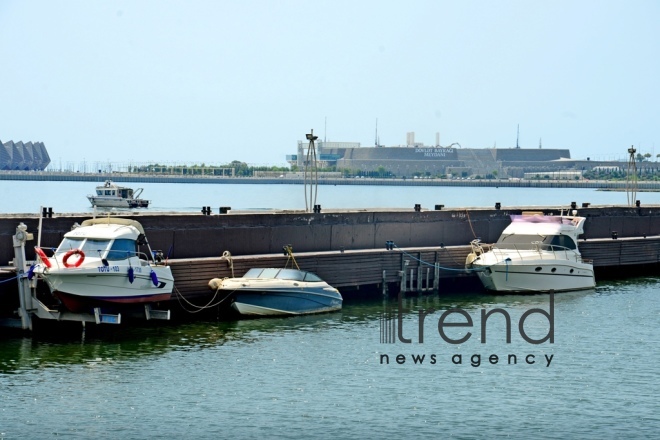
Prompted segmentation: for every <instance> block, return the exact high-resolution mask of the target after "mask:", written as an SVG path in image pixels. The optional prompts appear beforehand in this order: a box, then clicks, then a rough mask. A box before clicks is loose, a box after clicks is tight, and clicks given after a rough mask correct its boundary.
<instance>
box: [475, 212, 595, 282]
mask: <svg viewBox="0 0 660 440" xmlns="http://www.w3.org/2000/svg"><path fill="white" fill-rule="evenodd" d="M574 213H575V211H574ZM585 220H586V218H584V217H578V216H576V215H573V216H565V215H558V216H554V215H550V216H546V215H543V214H542V213H525V212H523V215H512V216H511V224H510V225H509V226H507V228H506V229H505V230H504V231H503V232H502V235H501V236H500V238H499V239H498V240H497V243H495V244H494V245H492V246H490V248H488V246H485V245H482V244H481V243H480V242H479V240H474V241H472V243H470V244H471V246H472V252H471V253H470V254H469V255H468V257H467V260H466V267H467V268H468V269H470V270H474V271H476V272H477V274H478V276H479V279H480V280H481V282H482V283H483V285H484V287H485V288H486V289H487V290H490V291H494V292H506V293H535V292H551V291H554V292H561V291H569V290H582V289H592V288H594V287H595V286H596V281H595V278H594V268H593V264H592V262H591V261H588V260H584V259H583V258H582V256H581V255H580V251H579V250H578V237H579V235H580V234H582V233H584V229H583V226H584V222H585Z"/></svg>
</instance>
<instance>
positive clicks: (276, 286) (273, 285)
mask: <svg viewBox="0 0 660 440" xmlns="http://www.w3.org/2000/svg"><path fill="white" fill-rule="evenodd" d="M209 287H210V288H211V289H213V290H220V291H223V292H226V293H227V294H231V295H233V296H234V298H233V303H232V307H233V308H234V310H236V311H237V312H238V313H240V314H241V315H246V316H267V315H270V316H277V315H280V316H281V315H304V314H311V313H323V312H332V311H336V310H340V309H341V306H342V302H343V298H342V296H341V294H340V293H339V291H338V290H337V289H335V288H334V287H332V286H330V285H329V284H328V283H326V282H325V281H323V280H322V279H321V278H319V277H318V276H317V275H315V274H313V273H311V272H306V271H303V270H299V269H273V268H266V269H263V268H259V269H250V270H248V271H247V273H246V274H245V275H243V276H242V277H240V278H225V279H219V278H214V279H212V280H211V281H209Z"/></svg>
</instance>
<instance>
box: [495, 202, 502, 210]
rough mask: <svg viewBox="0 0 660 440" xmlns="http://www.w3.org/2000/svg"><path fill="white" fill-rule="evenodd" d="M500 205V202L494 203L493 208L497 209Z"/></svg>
mask: <svg viewBox="0 0 660 440" xmlns="http://www.w3.org/2000/svg"><path fill="white" fill-rule="evenodd" d="M501 207H502V205H501V204H500V202H497V203H495V209H497V210H499V209H500V208H501Z"/></svg>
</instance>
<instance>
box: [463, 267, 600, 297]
mask: <svg viewBox="0 0 660 440" xmlns="http://www.w3.org/2000/svg"><path fill="white" fill-rule="evenodd" d="M474 267H479V266H478V265H474ZM477 274H478V276H479V279H480V280H481V282H482V284H483V286H484V287H485V288H486V289H487V290H489V291H493V292H506V293H541V292H564V291H573V290H587V289H593V288H594V287H595V286H596V282H595V278H594V271H593V266H592V265H591V264H586V263H579V262H572V261H561V260H560V261H554V262H549V261H547V260H545V261H543V260H540V261H524V262H516V261H512V262H509V263H508V264H507V263H505V262H502V263H498V264H494V265H491V266H486V267H481V270H479V271H478V272H477Z"/></svg>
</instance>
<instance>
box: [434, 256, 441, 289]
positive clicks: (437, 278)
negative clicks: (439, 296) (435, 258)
mask: <svg viewBox="0 0 660 440" xmlns="http://www.w3.org/2000/svg"><path fill="white" fill-rule="evenodd" d="M439 289H440V264H439V263H435V264H434V265H433V292H434V293H438V290H439Z"/></svg>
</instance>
